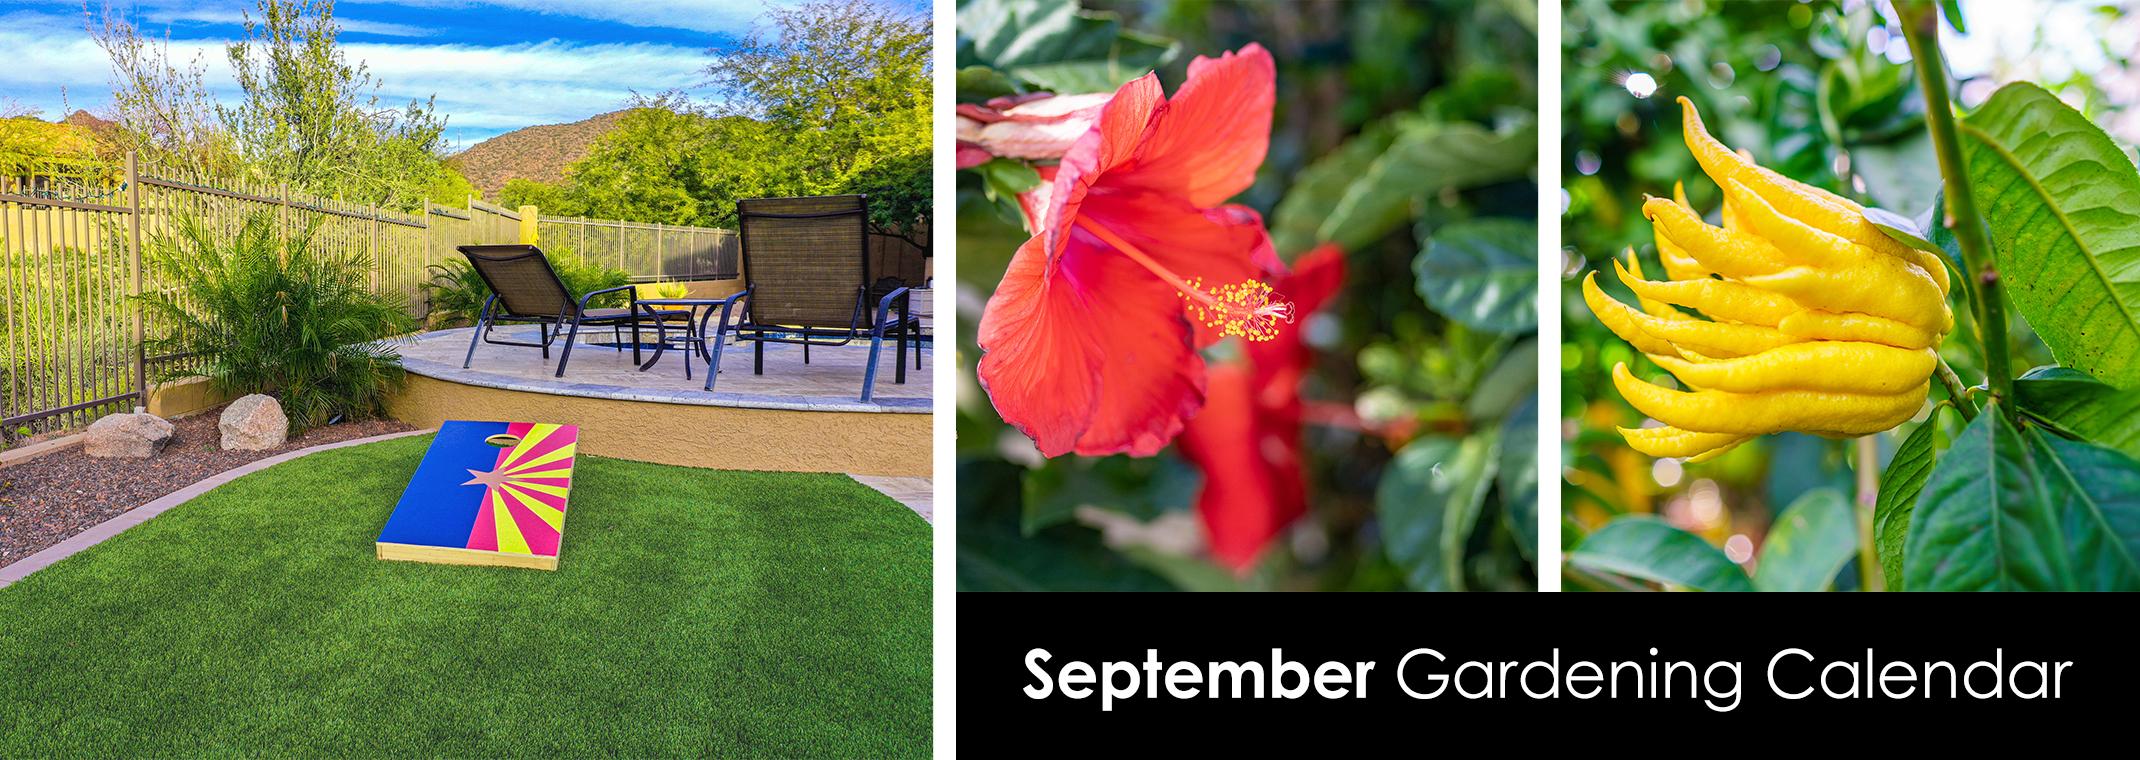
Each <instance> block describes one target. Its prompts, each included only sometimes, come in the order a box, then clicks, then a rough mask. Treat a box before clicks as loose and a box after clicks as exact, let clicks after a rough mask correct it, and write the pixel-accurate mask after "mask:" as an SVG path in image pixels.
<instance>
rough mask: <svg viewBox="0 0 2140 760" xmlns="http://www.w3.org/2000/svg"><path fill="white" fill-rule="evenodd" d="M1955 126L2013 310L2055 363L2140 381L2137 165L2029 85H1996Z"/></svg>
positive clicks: (2106, 378)
mask: <svg viewBox="0 0 2140 760" xmlns="http://www.w3.org/2000/svg"><path fill="white" fill-rule="evenodd" d="M1961 133H1962V150H1963V153H1964V155H1965V157H1966V158H1967V159H1968V162H1969V176H1970V180H1971V182H1972V183H1973V184H1974V187H1975V194H1976V197H1977V205H1978V206H1979V210H1980V211H1981V212H1982V213H1983V216H1984V219H1985V221H1986V222H1988V223H1989V225H1990V228H1991V241H1992V248H1993V250H1994V251H1995V252H1996V255H1997V256H1998V261H1999V271H2000V274H2001V277H2002V278H2003V280H2004V281H2005V283H2006V291H2007V293H2008V294H2009V295H2010V296H2011V297H2012V299H2013V302H2014V307H2015V309H2016V310H2017V311H2019V312H2020V313H2021V316H2023V317H2024V318H2026V319H2027V320H2028V322H2029V325H2030V326H2031V327H2033V328H2035V330H2036V333H2037V335H2039V336H2041V337H2042V338H2043V342H2044V344H2045V345H2048V346H2050V348H2051V351H2052V353H2053V354H2054V355H2055V356H2056V357H2057V358H2058V363H2059V364H2061V365H2064V366H2067V367H2072V368H2074V369H2078V370H2081V371H2083V372H2087V373H2088V374H2089V375H2092V376H2094V377H2095V378H2096V379H2098V380H2102V381H2103V382H2106V383H2110V384H2111V385H2114V386H2117V387H2119V388H2133V387H2140V320H2136V315H2140V172H2135V170H2134V168H2133V164H2132V161H2131V160H2129V159H2128V158H2126V156H2125V153H2124V152H2123V151H2120V150H2119V149H2118V147H2117V145H2116V144H2114V143H2112V142H2111V140H2110V136H2109V135H2107V134H2104V132H2103V130H2102V129H2100V128H2098V127H2096V126H2095V124H2093V123H2091V122H2090V121H2088V119H2087V117H2085V116H2082V115H2081V113H2080V112H2078V111H2075V110H2073V108H2072V107H2071V106H2068V105H2066V104H2065V103H2063V102H2061V101H2060V100H2059V99H2058V98H2057V97H2056V96H2054V95H2052V94H2051V93H2049V92H2046V91H2045V90H2044V89H2043V88H2041V87H2038V86H2036V85H2034V84H2030V83H2028V82H2016V83H2013V84H2009V85H2006V86H2005V87H2001V88H1999V90H1998V92H1996V93H1993V94H1992V97H1991V99H1990V100H1988V101H1986V102H1985V103H1984V105H1982V106H1980V107H1978V109H1977V110H1976V112H1975V113H1972V114H1970V115H1969V116H1968V117H1967V118H1964V119H1962V122H1961Z"/></svg>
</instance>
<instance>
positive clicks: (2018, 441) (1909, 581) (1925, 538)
mask: <svg viewBox="0 0 2140 760" xmlns="http://www.w3.org/2000/svg"><path fill="white" fill-rule="evenodd" d="M1903 547H1904V548H1903V553H1904V557H1903V568H1902V570H1903V575H1902V578H1903V584H1904V587H1906V588H1909V589H1912V590H1916V591H1980V590H1981V591H2050V590H2058V589H2066V588H2072V587H2073V585H2074V581H2073V569H2072V567H2071V566H2070V564H2069V562H2068V558H2067V556H2066V547H2065V545H2064V541H2063V540H2062V539H2061V537H2060V533H2059V524H2058V515H2057V514H2056V513H2054V512H2053V511H2052V509H2051V505H2050V503H2049V500H2048V499H2047V498H2045V494H2044V491H2043V485H2042V483H2040V482H2039V478H2038V476H2037V473H2036V470H2035V466H2034V464H2033V463H2032V462H2030V460H2029V454H2028V449H2027V446H2026V445H2025V444H2024V442H2023V441H2022V436H2021V431H2017V430H2015V429H2014V428H2013V427H2012V426H2010V425H2008V424H2006V417H2005V415H2003V414H2000V413H1999V410H1998V408H1997V405H1996V404H1991V405H1986V407H1985V408H1984V411H1983V413H1982V414H1978V415H1977V418H1976V421H1975V422H1971V423H1970V424H1969V427H1967V428H1965V429H1963V431H1962V434H1961V435H1960V436H1959V437H1957V438H1956V439H1955V441H1954V446H1953V447H1951V448H1949V449H1947V454H1946V456H1944V457H1941V458H1940V460H1939V464H1937V465H1935V466H1934V467H1933V468H1932V474H1931V475H1930V476H1927V478H1926V479H1925V485H1924V492H1923V493H1922V494H1920V495H1919V496H1918V498H1917V507H1916V508H1915V509H1914V510H1913V511H1912V513H1911V514H1910V529H1909V536H1908V537H1907V538H1906V539H1904V541H1903Z"/></svg>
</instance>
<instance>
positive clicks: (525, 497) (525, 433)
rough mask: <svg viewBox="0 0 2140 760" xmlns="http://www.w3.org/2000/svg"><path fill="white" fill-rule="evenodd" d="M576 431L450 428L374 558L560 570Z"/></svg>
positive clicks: (443, 429)
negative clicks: (558, 566)
mask: <svg viewBox="0 0 2140 760" xmlns="http://www.w3.org/2000/svg"><path fill="white" fill-rule="evenodd" d="M578 446H579V426H577V425H556V424H548V423H529V422H469V421H458V420H457V421H449V422H446V423H445V424H443V425H440V426H439V431H438V434H437V437H436V438H433V439H432V441H431V447H430V449H428V450H426V451H425V452H424V458H423V461H422V462H421V463H419V464H418V465H417V467H416V474H415V475H414V476H412V477H410V479H409V486H408V488H407V489H406V490H404V491H403V492H402V494H401V501H400V502H399V503H397V504H395V505H394V512H393V514H392V515H390V516H389V517H387V522H386V527H385V528H382V529H381V530H380V531H379V538H378V541H377V546H378V552H379V559H382V560H400V561H408V562H429V563H434V564H443V565H493V566H501V567H524V568H533V569H537V570H556V569H557V554H558V549H559V548H560V547H561V546H562V545H563V541H564V532H565V511H566V502H567V497H568V496H569V495H570V491H571V488H572V465H573V461H574V460H575V459H577V454H576V452H577V450H578Z"/></svg>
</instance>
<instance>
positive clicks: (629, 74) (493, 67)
mask: <svg viewBox="0 0 2140 760" xmlns="http://www.w3.org/2000/svg"><path fill="white" fill-rule="evenodd" d="M346 48H347V50H348V55H349V57H350V59H351V60H353V61H354V60H363V61H364V62H365V63H366V64H367V65H368V66H369V67H370V69H371V72H372V73H373V74H374V75H375V76H377V77H379V78H380V79H383V80H385V81H386V82H387V86H386V87H385V88H382V92H383V93H391V96H390V97H385V98H382V99H385V100H389V101H390V102H396V103H400V102H406V101H407V100H408V99H409V98H412V97H413V98H419V99H420V98H426V97H430V96H431V95H433V94H436V95H437V96H438V110H439V111H440V112H441V113H445V114H449V115H451V117H452V119H451V120H450V122H449V127H448V136H449V137H453V138H456V139H457V141H458V142H459V143H460V145H458V147H461V148H465V147H467V146H468V145H469V144H473V143H475V142H479V141H481V140H484V139H488V138H490V137H493V136H495V135H497V134H500V133H503V132H508V131H511V130H514V129H519V128H521V127H525V126H529V125H533V124H558V123H564V122H572V121H579V120H581V119H585V118H587V117H589V116H593V115H595V114H599V113H605V112H608V111H614V110H616V109H618V108H621V107H623V105H624V102H625V101H626V100H627V99H628V98H630V97H631V93H632V91H634V90H636V91H638V92H641V93H646V94H650V95H651V94H653V93H656V92H660V91H662V90H667V89H676V88H687V87H691V86H693V85H695V84H697V83H698V82H699V81H700V80H701V79H702V77H701V75H700V74H699V70H700V69H703V68H704V67H705V65H706V56H705V54H704V53H703V52H701V51H700V50H698V49H696V48H680V47H675V46H671V45H651V44H634V45H618V44H605V45H578V44H571V43H564V42H560V41H557V40H549V41H546V42H540V43H534V44H525V45H507V46H501V47H472V46H466V45H386V44H354V45H348V46H346Z"/></svg>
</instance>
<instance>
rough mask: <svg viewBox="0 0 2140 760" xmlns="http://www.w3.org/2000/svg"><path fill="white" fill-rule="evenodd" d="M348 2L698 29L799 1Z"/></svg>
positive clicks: (739, 23) (742, 23)
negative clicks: (489, 9) (507, 11)
mask: <svg viewBox="0 0 2140 760" xmlns="http://www.w3.org/2000/svg"><path fill="white" fill-rule="evenodd" d="M343 2H345V3H347V4H352V5H354V4H358V3H362V4H366V5H371V4H380V5H400V6H406V7H411V8H472V7H500V6H502V7H506V8H514V9H518V10H524V11H534V12H537V13H545V14H550V15H554V16H566V17H572V18H588V19H595V20H597V21H614V22H617V23H621V24H629V25H631V26H659V27H668V28H672V29H689V30H692V31H697V32H728V33H736V34H740V33H742V32H746V31H749V30H750V28H751V24H752V22H753V21H755V20H756V19H757V18H758V16H759V15H761V14H763V13H764V12H765V9H766V6H767V5H768V4H770V5H780V6H788V5H796V4H797V3H798V2H799V0H765V1H761V0H493V1H491V2H480V3H478V2H469V0H343Z"/></svg>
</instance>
